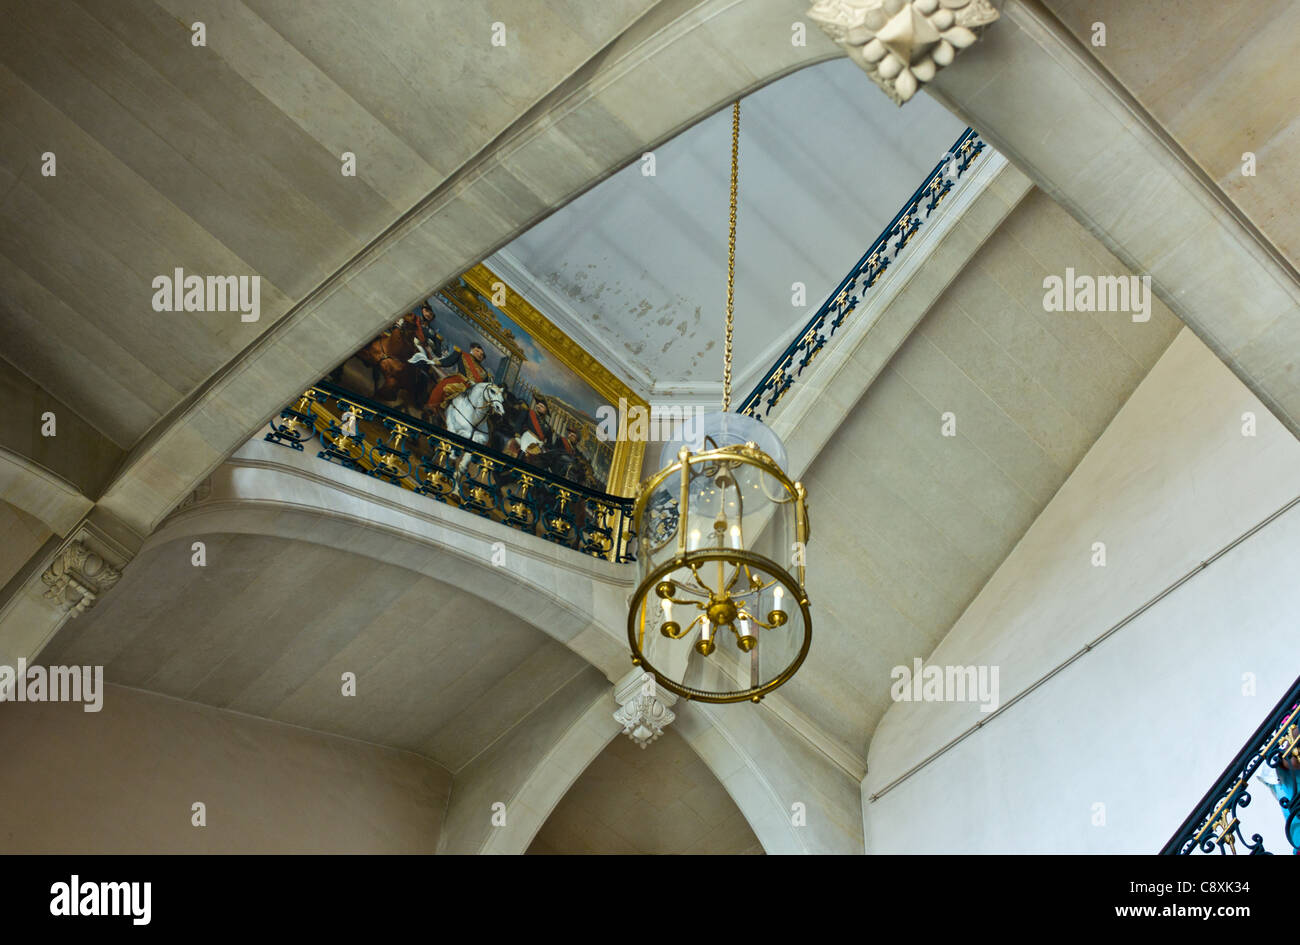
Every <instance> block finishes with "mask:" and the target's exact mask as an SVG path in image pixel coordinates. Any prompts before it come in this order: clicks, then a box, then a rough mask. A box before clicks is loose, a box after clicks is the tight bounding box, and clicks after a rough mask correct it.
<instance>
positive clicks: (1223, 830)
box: [1160, 679, 1300, 855]
mask: <svg viewBox="0 0 1300 945" xmlns="http://www.w3.org/2000/svg"><path fill="white" fill-rule="evenodd" d="M1252 778H1253V779H1254V781H1255V784H1254V785H1253V786H1252V783H1251V779H1252ZM1298 782H1300V679H1297V680H1296V681H1295V682H1294V683H1292V684H1291V688H1290V690H1289V691H1288V692H1287V694H1286V695H1285V696H1283V698H1282V701H1281V702H1279V703H1278V704H1277V706H1276V707H1274V709H1273V711H1272V712H1270V713H1269V716H1268V718H1266V719H1265V720H1264V724H1263V725H1261V726H1260V727H1259V728H1258V729H1256V730H1255V734H1254V735H1252V736H1251V737H1250V741H1248V742H1246V746H1245V747H1244V748H1243V749H1242V750H1241V751H1240V752H1239V753H1238V754H1237V757H1236V758H1234V759H1233V761H1232V764H1230V765H1228V767H1227V769H1226V770H1225V771H1224V772H1223V774H1221V775H1220V776H1219V779H1218V780H1217V781H1216V782H1215V784H1214V787H1212V788H1211V789H1210V791H1209V793H1208V794H1206V795H1205V797H1203V798H1202V799H1201V802H1200V803H1199V804H1197V805H1196V809H1195V810H1193V811H1192V813H1191V815H1190V816H1188V818H1187V819H1186V820H1185V821H1183V824H1182V826H1181V827H1179V828H1178V832H1177V833H1176V834H1174V836H1173V837H1172V839H1170V841H1169V842H1168V843H1167V844H1165V847H1164V849H1163V850H1161V851H1160V852H1161V853H1162V854H1166V855H1169V854H1173V855H1179V854H1184V855H1185V854H1191V853H1215V852H1218V853H1221V854H1229V853H1232V854H1238V853H1250V854H1267V853H1275V852H1289V853H1293V854H1294V853H1300V816H1298V815H1300V794H1298V793H1297V790H1296V787H1297V783H1298ZM1252 792H1254V793H1257V794H1259V795H1260V803H1259V805H1258V806H1257V807H1256V808H1255V809H1254V810H1252V811H1251V814H1252V816H1256V811H1258V812H1259V815H1260V816H1265V817H1275V818H1277V820H1276V821H1275V824H1276V825H1278V826H1280V827H1282V836H1283V838H1284V841H1283V842H1289V843H1290V846H1291V849H1290V850H1289V851H1288V850H1285V848H1283V849H1282V850H1268V849H1265V843H1264V837H1263V835H1262V834H1260V833H1259V832H1258V830H1254V831H1251V836H1250V839H1249V840H1247V839H1246V835H1245V832H1243V830H1242V822H1241V816H1240V815H1241V814H1242V812H1243V811H1244V810H1245V809H1246V808H1249V807H1250V806H1251V804H1252V801H1253V800H1254V797H1253V794H1252ZM1270 795H1272V796H1270ZM1275 803H1276V804H1277V805H1279V806H1280V807H1281V811H1280V812H1279V811H1278V809H1277V807H1275V806H1273V805H1274V804H1275ZM1261 825H1262V822H1261V821H1258V820H1256V821H1255V827H1256V828H1259V827H1260V826H1261ZM1247 829H1248V830H1249V829H1250V828H1247Z"/></svg>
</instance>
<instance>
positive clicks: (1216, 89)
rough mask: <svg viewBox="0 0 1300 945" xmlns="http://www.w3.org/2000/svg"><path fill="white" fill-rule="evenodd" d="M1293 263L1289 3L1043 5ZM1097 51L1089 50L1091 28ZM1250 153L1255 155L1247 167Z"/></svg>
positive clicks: (1299, 252)
mask: <svg viewBox="0 0 1300 945" xmlns="http://www.w3.org/2000/svg"><path fill="white" fill-rule="evenodd" d="M1044 5H1045V6H1047V8H1048V9H1050V10H1051V11H1052V12H1053V13H1055V14H1056V15H1057V16H1058V17H1059V18H1060V19H1061V21H1062V22H1063V23H1064V24H1065V25H1066V27H1067V28H1068V29H1069V30H1070V32H1071V33H1073V34H1074V35H1075V36H1076V37H1078V39H1079V40H1080V42H1081V43H1082V44H1083V47H1084V48H1085V49H1087V50H1088V52H1089V53H1091V54H1092V55H1093V56H1095V57H1096V59H1097V61H1098V62H1100V63H1101V64H1102V65H1104V66H1105V67H1106V68H1107V69H1108V70H1109V71H1110V72H1111V73H1112V74H1113V75H1114V76H1115V78H1116V79H1118V80H1119V81H1120V83H1121V84H1122V85H1123V86H1124V87H1125V88H1126V89H1128V91H1129V92H1131V93H1132V94H1133V96H1134V97H1135V98H1136V99H1137V100H1138V101H1139V102H1140V103H1141V104H1142V106H1143V107H1144V108H1146V109H1147V110H1148V111H1149V112H1150V114H1151V115H1152V116H1153V117H1154V118H1155V119H1156V120H1157V121H1158V122H1159V123H1160V125H1161V126H1162V127H1163V129H1164V130H1165V131H1166V132H1168V133H1169V134H1170V135H1171V136H1172V137H1173V138H1174V139H1175V140H1176V141H1177V142H1178V144H1179V145H1181V146H1182V147H1183V148H1184V149H1185V150H1186V151H1187V153H1188V154H1189V155H1190V156H1191V157H1192V159H1193V160H1194V161H1196V163H1197V164H1199V165H1200V166H1201V168H1202V170H1204V171H1205V172H1206V173H1207V174H1208V175H1209V176H1210V177H1211V178H1212V179H1213V180H1214V182H1215V183H1216V184H1218V185H1219V186H1220V187H1221V188H1223V191H1224V193H1226V194H1227V195H1228V197H1229V198H1230V199H1231V200H1232V202H1233V203H1234V204H1236V205H1237V207H1238V208H1239V209H1240V210H1241V211H1242V212H1243V213H1244V214H1245V215H1246V216H1247V217H1248V218H1249V219H1250V221H1251V222H1252V223H1253V224H1254V225H1255V226H1257V227H1258V228H1259V229H1260V230H1261V231H1262V232H1263V234H1264V236H1265V237H1266V238H1267V239H1268V240H1269V241H1270V242H1272V244H1273V245H1274V246H1276V247H1277V248H1278V249H1279V250H1280V251H1281V252H1282V254H1283V255H1284V256H1285V257H1286V258H1287V260H1288V261H1289V262H1290V263H1291V265H1292V266H1294V267H1300V218H1298V217H1297V215H1296V213H1295V207H1296V204H1297V202H1298V201H1300V150H1297V148H1296V138H1297V133H1298V129H1297V124H1296V102H1297V101H1300V74H1298V73H1297V71H1296V70H1295V69H1293V68H1291V67H1290V63H1291V60H1292V59H1293V57H1294V52H1293V48H1294V44H1295V37H1296V35H1297V32H1298V31H1300V5H1297V4H1295V3H1293V2H1291V0H1214V2H1212V3H1210V2H1200V3H1180V4H1170V3H1131V2H1128V0H1044ZM1096 23H1102V24H1104V26H1105V29H1106V34H1105V44H1104V45H1096V44H1094V43H1093V36H1094V35H1095V34H1096V30H1095V28H1094V24H1096ZM1246 152H1250V153H1252V154H1253V155H1254V156H1255V163H1254V167H1253V168H1251V170H1250V171H1249V172H1248V171H1247V168H1246V164H1245V160H1244V156H1245V153H1246Z"/></svg>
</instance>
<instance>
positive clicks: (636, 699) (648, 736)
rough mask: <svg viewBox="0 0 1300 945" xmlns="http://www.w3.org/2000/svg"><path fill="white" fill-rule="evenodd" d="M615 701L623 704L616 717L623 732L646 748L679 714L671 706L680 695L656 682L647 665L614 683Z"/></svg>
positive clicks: (615, 719) (615, 713)
mask: <svg viewBox="0 0 1300 945" xmlns="http://www.w3.org/2000/svg"><path fill="white" fill-rule="evenodd" d="M614 701H615V702H617V703H618V705H619V707H618V709H616V710H615V712H614V721H616V722H618V724H619V725H621V726H623V734H624V735H626V736H627V737H628V738H630V739H632V741H634V742H636V743H637V744H638V745H640V746H641V747H642V748H645V746H646V745H649V744H650V743H651V742H652V741H654V740H655V739H656V738H658V737H659V736H660V735H662V734H663V731H664V726H666V725H668V724H669V723H670V722H672V721H673V719H675V718H677V716H676V715H675V714H674V713H673V711H672V709H671V708H669V707H670V706H671V705H673V703H675V702H676V701H677V697H676V696H675V695H673V694H672V693H671V692H668V691H667V690H666V689H660V688H659V687H658V686H656V685H655V678H654V676H652V675H650V674H649V673H647V672H646V671H645V670H643V669H633V670H632V671H631V672H630V673H628V674H627V675H626V676H624V677H623V678H622V679H620V680H619V681H618V684H617V685H616V686H615V687H614Z"/></svg>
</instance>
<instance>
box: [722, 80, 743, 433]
mask: <svg viewBox="0 0 1300 945" xmlns="http://www.w3.org/2000/svg"><path fill="white" fill-rule="evenodd" d="M739 178H740V101H739V99H737V100H736V102H735V104H733V105H732V106H731V220H730V224H729V229H728V232H727V331H726V339H725V341H724V343H723V346H722V412H723V413H726V412H727V411H728V410H730V409H731V325H732V314H733V308H734V305H735V296H736V188H737V183H738V181H739Z"/></svg>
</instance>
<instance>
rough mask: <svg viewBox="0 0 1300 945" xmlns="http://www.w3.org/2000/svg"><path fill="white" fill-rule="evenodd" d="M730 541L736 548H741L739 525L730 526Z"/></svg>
mask: <svg viewBox="0 0 1300 945" xmlns="http://www.w3.org/2000/svg"><path fill="white" fill-rule="evenodd" d="M731 541H732V544H734V545H735V546H736V547H737V548H739V547H741V544H740V526H739V525H732V526H731Z"/></svg>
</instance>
